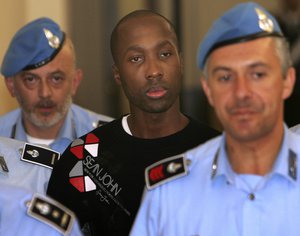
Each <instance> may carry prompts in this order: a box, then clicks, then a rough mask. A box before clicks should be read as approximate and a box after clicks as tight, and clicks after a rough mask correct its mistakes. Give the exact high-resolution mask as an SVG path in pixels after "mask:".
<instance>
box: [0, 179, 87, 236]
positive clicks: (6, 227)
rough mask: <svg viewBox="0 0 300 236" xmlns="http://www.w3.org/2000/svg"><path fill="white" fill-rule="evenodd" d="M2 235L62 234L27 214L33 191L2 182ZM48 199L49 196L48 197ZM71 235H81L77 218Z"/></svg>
mask: <svg viewBox="0 0 300 236" xmlns="http://www.w3.org/2000/svg"><path fill="white" fill-rule="evenodd" d="M0 189H1V190H0V235H3V236H62V235H63V234H62V233H61V232H60V231H58V230H57V229H56V228H53V227H51V226H50V225H48V224H47V223H46V222H45V221H43V220H37V219H35V218H33V217H31V216H30V215H28V214H27V209H28V205H27V203H28V202H30V201H31V199H32V196H33V193H32V192H31V191H27V190H25V189H22V188H16V187H13V186H9V185H3V184H1V183H0ZM46 199H47V198H46ZM66 235H70V236H81V235H82V233H81V231H80V229H79V225H78V222H77V220H75V221H74V224H73V227H72V230H71V232H70V233H69V234H66Z"/></svg>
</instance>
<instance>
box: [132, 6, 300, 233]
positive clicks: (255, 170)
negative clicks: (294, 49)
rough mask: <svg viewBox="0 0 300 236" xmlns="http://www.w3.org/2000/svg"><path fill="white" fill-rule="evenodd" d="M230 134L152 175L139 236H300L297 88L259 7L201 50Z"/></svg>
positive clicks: (209, 92) (214, 31)
mask: <svg viewBox="0 0 300 236" xmlns="http://www.w3.org/2000/svg"><path fill="white" fill-rule="evenodd" d="M198 66H199V67H200V68H201V70H202V71H203V74H204V78H203V79H202V85H203V89H204V91H205V94H206V96H207V98H208V100H209V102H210V104H211V105H212V106H213V107H214V109H215V111H216V114H217V115H218V117H219V119H220V121H221V123H222V125H223V127H224V132H223V134H222V135H221V136H219V137H217V138H215V139H213V140H211V141H209V142H207V143H205V144H204V145H201V146H198V147H196V148H195V149H193V150H190V151H188V152H187V153H185V154H184V155H183V156H182V157H181V159H180V157H173V159H174V160H172V158H168V159H167V160H165V161H162V162H160V163H157V164H156V165H152V166H150V167H149V168H148V169H146V173H147V175H146V178H147V180H148V181H147V184H148V188H150V189H152V190H150V191H147V193H146V195H145V198H144V199H143V203H142V205H141V208H140V210H139V213H138V216H137V218H136V220H135V224H134V226H133V228H132V231H131V236H136V235H172V236H176V235H180V236H182V235H205V236H215V235H218V236H221V235H224V236H225V235H226V236H228V235H230V236H246V235H255V236H263V235H272V236H281V235H289V236H297V235H300V225H299V222H300V214H299V211H300V197H299V196H300V176H299V168H300V166H299V165H300V163H299V161H298V159H299V154H300V145H299V143H300V137H299V136H298V135H296V134H294V133H292V132H291V131H289V129H288V128H287V126H286V125H285V124H284V121H283V104H284V100H285V99H286V98H288V97H289V96H290V94H291V93H292V90H293V86H294V82H295V70H294V68H293V67H292V66H291V60H290V55H289V49H288V44H287V42H286V40H285V38H284V37H283V35H282V32H281V29H280V28H279V26H278V23H277V22H276V20H275V19H274V17H273V16H272V15H270V14H269V12H267V11H266V10H265V9H264V8H263V7H261V6H260V5H258V4H256V3H253V2H246V3H242V4H239V5H237V6H235V7H233V8H232V9H230V10H229V11H227V12H226V13H225V14H224V15H222V16H221V17H220V18H219V19H218V20H217V21H216V22H215V23H214V24H213V25H212V27H211V29H210V30H209V32H208V33H207V35H206V37H205V38H204V40H203V42H202V44H201V46H200V47H199V51H198Z"/></svg>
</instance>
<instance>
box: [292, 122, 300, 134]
mask: <svg viewBox="0 0 300 236" xmlns="http://www.w3.org/2000/svg"><path fill="white" fill-rule="evenodd" d="M290 130H291V131H293V132H295V133H297V134H300V124H298V125H295V126H293V127H291V128H290Z"/></svg>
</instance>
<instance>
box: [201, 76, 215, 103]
mask: <svg viewBox="0 0 300 236" xmlns="http://www.w3.org/2000/svg"><path fill="white" fill-rule="evenodd" d="M200 82H201V85H202V88H203V91H204V93H205V95H206V97H207V100H208V102H209V104H210V105H211V106H212V107H213V106H214V103H213V99H212V95H211V91H210V88H209V85H208V82H207V78H206V77H204V76H201V77H200Z"/></svg>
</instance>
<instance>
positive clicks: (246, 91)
mask: <svg viewBox="0 0 300 236" xmlns="http://www.w3.org/2000/svg"><path fill="white" fill-rule="evenodd" d="M251 94H252V89H251V84H250V82H249V81H248V80H247V78H238V79H237V80H236V83H235V95H236V97H237V98H240V99H243V98H248V97H251Z"/></svg>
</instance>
